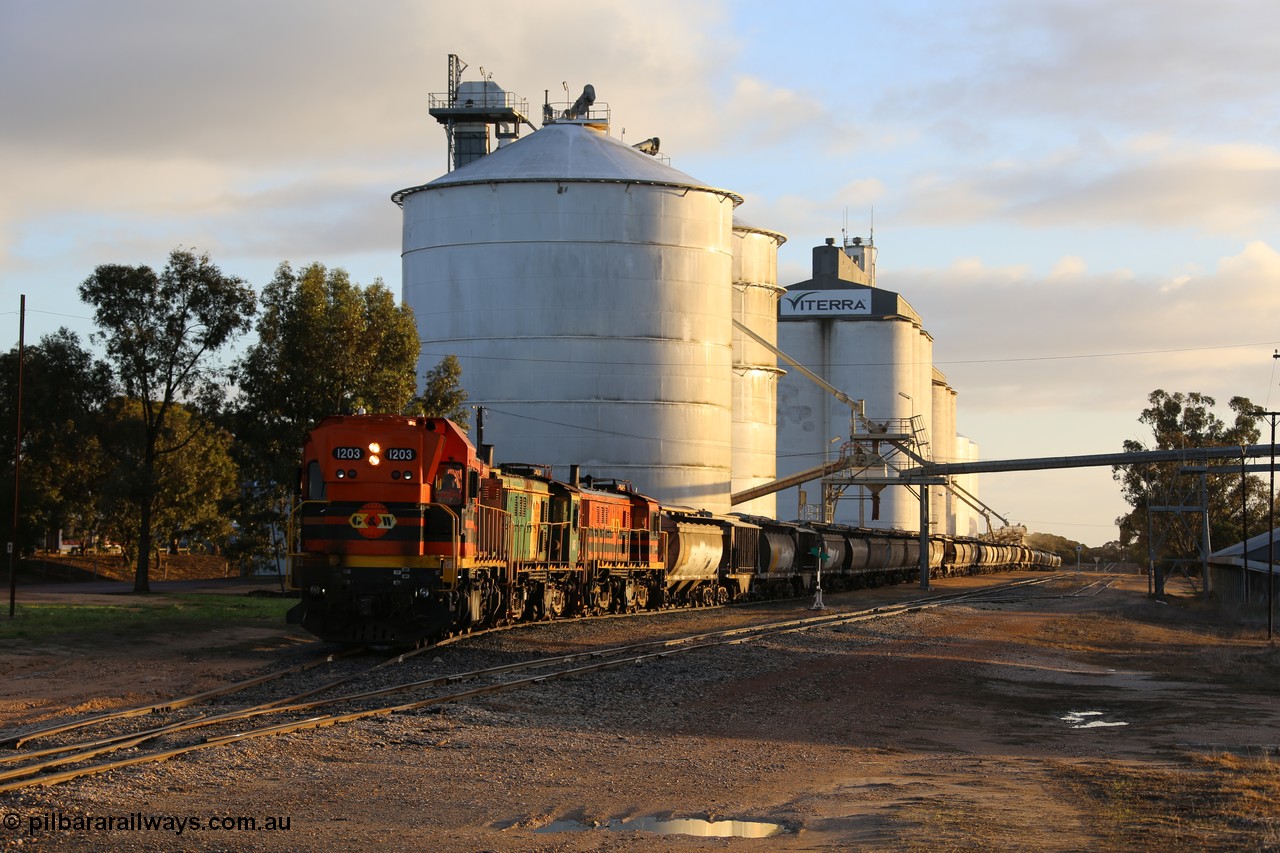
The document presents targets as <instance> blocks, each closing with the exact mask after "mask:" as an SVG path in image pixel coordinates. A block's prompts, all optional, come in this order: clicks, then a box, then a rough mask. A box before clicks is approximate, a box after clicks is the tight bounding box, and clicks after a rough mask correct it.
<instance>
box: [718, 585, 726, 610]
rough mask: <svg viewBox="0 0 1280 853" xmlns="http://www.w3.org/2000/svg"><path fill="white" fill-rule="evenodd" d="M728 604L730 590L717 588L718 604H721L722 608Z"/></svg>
mask: <svg viewBox="0 0 1280 853" xmlns="http://www.w3.org/2000/svg"><path fill="white" fill-rule="evenodd" d="M728 603H729V590H728V588H726V587H723V586H718V587H716V604H719V605H720V606H721V607H723V606H725V605H726V604H728Z"/></svg>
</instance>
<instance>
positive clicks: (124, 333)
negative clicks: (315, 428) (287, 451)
mask: <svg viewBox="0 0 1280 853" xmlns="http://www.w3.org/2000/svg"><path fill="white" fill-rule="evenodd" d="M80 298H81V299H82V300H84V302H85V303H86V304H88V305H90V306H92V307H93V309H94V321H95V322H96V323H97V325H98V328H99V332H98V333H97V334H96V335H95V339H96V340H98V341H100V342H101V343H103V344H104V345H105V348H106V353H107V358H108V360H109V361H110V363H111V364H112V367H113V368H114V370H115V375H116V379H117V381H118V382H119V384H120V387H121V388H122V389H123V391H124V395H125V397H126V398H128V399H130V400H136V401H137V403H138V405H139V410H140V420H139V423H138V428H139V430H140V433H139V435H138V436H137V440H138V442H139V448H140V452H139V455H138V458H137V459H136V467H135V468H133V469H131V470H128V471H122V470H118V471H117V473H118V474H119V475H120V476H121V477H123V478H124V479H125V480H127V481H128V483H129V490H130V491H131V499H132V500H134V501H136V503H137V506H138V518H137V524H138V529H137V572H136V574H135V577H134V591H135V592H148V591H149V590H150V587H149V583H148V575H149V566H150V563H149V560H150V552H151V539H152V535H153V532H154V531H153V523H154V521H155V517H156V513H157V511H158V510H159V509H160V508H161V501H160V498H161V495H162V492H161V489H160V486H159V477H160V472H159V471H158V469H157V465H158V463H159V460H161V459H162V458H163V457H165V456H167V455H169V454H174V453H177V452H179V451H181V450H183V449H184V448H185V447H186V446H187V444H188V443H190V442H191V441H192V440H193V438H194V434H193V433H190V432H187V431H184V430H180V429H177V428H176V427H175V425H174V424H172V423H170V419H171V417H172V416H173V414H174V411H175V409H176V407H178V406H179V405H180V404H182V403H183V402H188V403H193V404H199V405H201V406H203V407H205V408H206V409H208V408H213V407H215V406H216V404H217V403H218V401H220V400H221V397H222V388H223V384H224V378H225V371H224V369H223V368H222V367H221V366H220V365H219V364H217V363H216V362H215V361H214V356H215V354H216V353H217V352H218V351H219V350H220V349H222V347H223V346H224V345H225V344H227V343H228V342H229V341H230V340H232V339H233V338H234V337H235V336H237V335H238V334H240V333H241V332H243V331H245V330H246V329H248V327H249V324H250V321H251V318H252V317H253V313H254V308H255V300H254V294H253V290H252V289H251V288H249V287H248V286H247V285H246V284H245V283H244V282H243V281H242V280H241V279H239V278H235V277H233V276H227V275H224V274H223V273H222V271H221V270H220V269H219V268H218V267H217V266H216V265H215V264H214V263H213V262H212V261H211V260H210V259H209V256H208V255H207V254H206V255H196V254H195V253H194V252H191V251H189V250H183V249H175V250H174V251H173V252H172V253H170V255H169V262H168V264H167V265H166V266H165V268H164V270H163V271H161V272H160V273H159V274H157V273H156V272H155V271H154V270H152V269H151V268H150V267H146V266H136V267H130V266H123V265H118V264H108V265H104V266H100V267H98V268H97V269H96V270H95V271H94V273H93V275H91V276H90V277H89V278H87V279H85V281H84V283H82V284H81V285H80ZM112 435H113V436H115V437H116V438H119V439H120V440H123V436H125V435H128V430H125V431H124V432H115V431H113V432H112ZM131 447H132V444H130V443H126V444H125V445H123V446H116V447H112V446H109V447H108V449H109V450H111V451H112V452H116V453H125V452H127V451H128V449H129V448H131Z"/></svg>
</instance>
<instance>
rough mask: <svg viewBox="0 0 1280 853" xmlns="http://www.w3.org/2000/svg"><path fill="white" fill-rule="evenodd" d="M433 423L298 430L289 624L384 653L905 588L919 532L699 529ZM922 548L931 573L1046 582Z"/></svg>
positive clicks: (720, 523) (995, 555)
mask: <svg viewBox="0 0 1280 853" xmlns="http://www.w3.org/2000/svg"><path fill="white" fill-rule="evenodd" d="M486 457H491V450H490V449H489V448H488V447H484V452H483V453H482V452H478V451H477V449H476V447H475V446H474V445H473V444H472V443H471V441H470V440H468V438H467V436H466V434H465V433H464V432H463V431H462V430H461V429H459V427H458V426H457V425H456V424H454V423H453V422H451V421H448V420H446V419H443V418H430V417H406V416H398V415H364V414H361V415H337V416H332V417H328V418H325V419H324V420H323V421H321V422H320V423H319V424H318V425H317V426H316V427H315V429H313V430H312V432H311V433H310V435H309V437H308V439H307V441H306V445H305V447H304V454H303V459H302V469H301V473H300V478H299V479H300V491H301V495H300V500H299V501H298V502H297V503H296V506H295V509H294V512H293V514H292V516H291V519H290V525H289V528H290V529H289V542H290V554H289V572H288V577H289V584H290V586H291V588H293V589H295V590H297V591H298V592H299V594H300V598H301V600H300V601H299V603H298V605H297V606H296V607H294V608H293V609H292V610H290V612H289V616H288V618H289V621H290V622H291V623H294V624H300V625H302V626H303V627H304V628H305V629H306V630H308V631H310V632H311V633H313V634H315V635H317V636H319V637H321V638H322V639H324V640H328V641H335V642H343V643H362V644H375V645H388V646H397V647H406V646H415V645H421V644H423V643H426V642H430V641H434V640H437V639H440V638H442V637H446V636H450V635H452V634H455V633H459V632H465V631H470V630H475V629H478V628H485V627H491V626H496V625H503V624H510V623H515V622H522V621H536V620H547V619H559V618H564V617H572V616H581V615H587V614H599V613H626V612H633V611H637V610H654V609H661V608H668V607H678V606H711V605H722V604H728V603H730V602H739V601H744V600H749V599H753V598H764V597H778V596H793V595H799V594H803V593H805V592H806V591H809V590H812V589H814V588H816V587H817V586H818V584H820V585H821V588H822V589H825V590H829V591H835V590H840V589H848V588H854V587H860V586H876V585H881V584H888V583H898V582H902V581H906V580H910V579H913V578H916V577H918V575H919V565H920V541H919V538H918V537H917V535H916V534H914V533H907V532H897V531H884V530H866V529H858V528H851V527H845V526H841V525H829V524H813V523H800V522H782V521H776V520H773V519H767V518H759V517H754V516H747V515H738V514H734V515H713V514H711V513H709V512H705V511H699V510H697V509H692V508H688V507H679V506H668V505H664V504H662V503H660V502H659V501H657V500H655V499H653V498H652V497H649V496H646V495H644V494H642V493H641V492H639V491H637V490H636V489H635V488H633V487H632V485H631V484H630V483H629V482H626V481H620V480H598V479H597V480H593V479H592V478H590V477H582V476H580V474H579V469H578V467H577V466H573V467H572V468H571V470H570V472H569V476H568V479H567V480H558V479H556V478H555V477H554V476H552V472H551V470H549V469H548V468H547V467H545V466H539V465H528V464H520V465H517V464H504V465H500V466H495V465H494V464H493V462H492V459H491V458H486ZM1060 563H1061V560H1060V558H1058V557H1056V556H1054V555H1052V554H1048V553H1045V552H1042V551H1036V550H1033V549H1030V548H1026V547H1023V546H1018V545H999V544H995V543H989V542H984V541H979V540H976V539H967V538H956V537H947V536H933V537H931V538H930V541H929V565H930V572H931V574H934V575H951V574H968V573H972V572H988V571H1000V570H1013V569H1052V568H1055V567H1056V566H1057V565H1060Z"/></svg>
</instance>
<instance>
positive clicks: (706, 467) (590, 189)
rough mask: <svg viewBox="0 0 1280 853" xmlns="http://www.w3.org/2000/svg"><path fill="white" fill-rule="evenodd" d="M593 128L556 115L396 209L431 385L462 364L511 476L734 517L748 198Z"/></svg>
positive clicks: (402, 196)
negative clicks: (739, 247) (736, 364)
mask: <svg viewBox="0 0 1280 853" xmlns="http://www.w3.org/2000/svg"><path fill="white" fill-rule="evenodd" d="M588 106H590V105H589V104H588ZM568 114H569V113H568V112H566V113H564V114H560V115H568ZM595 115H597V112H591V111H588V112H587V113H584V114H576V113H575V116H576V117H574V118H571V119H564V118H553V117H552V116H551V114H550V113H548V116H547V118H553V120H552V121H551V122H550V123H546V124H544V126H543V127H542V128H541V129H539V130H537V131H536V132H534V133H532V134H530V135H527V136H525V137H523V138H520V139H516V140H514V141H510V142H509V143H508V144H506V145H504V146H502V147H500V148H498V149H497V150H496V151H494V152H493V153H490V154H487V155H485V156H481V157H479V158H477V159H474V160H473V161H471V162H469V163H467V164H465V165H460V166H459V167H457V168H455V169H453V171H451V172H449V173H448V174H447V175H445V176H443V177H441V178H438V179H437V180H434V181H432V182H430V183H427V184H423V185H421V186H415V187H410V188H408V189H404V190H401V191H399V192H397V193H396V194H395V195H394V196H393V198H394V200H395V201H396V202H397V203H398V204H400V205H401V207H402V208H403V211H404V238H403V275H404V280H403V298H404V302H405V303H406V304H407V305H409V307H411V308H412V309H413V311H414V315H415V316H416V318H417V322H418V327H419V330H420V333H421V338H422V341H423V343H422V355H421V359H420V363H419V370H420V372H425V371H427V370H429V369H430V368H431V367H433V366H434V365H435V364H436V363H437V362H438V361H439V360H440V358H441V357H443V356H444V355H446V354H449V353H453V354H456V355H457V356H458V358H459V360H460V362H461V365H462V370H463V376H462V384H463V386H464V387H465V389H466V391H467V394H468V397H469V400H468V402H469V403H471V404H474V405H479V406H484V407H485V408H486V410H487V415H486V420H485V436H484V440H485V442H486V443H491V444H493V445H495V446H496V448H497V451H498V457H499V460H500V461H501V460H507V461H522V462H530V463H538V464H548V465H553V466H557V469H558V470H557V474H559V475H561V476H564V475H567V474H568V466H569V465H570V464H581V465H582V471H583V473H584V474H591V475H594V476H597V477H616V478H620V479H628V480H631V481H632V482H633V483H634V484H635V486H636V487H637V488H638V489H640V490H642V491H645V492H647V493H649V494H652V495H654V496H656V497H658V498H659V499H661V500H664V501H667V502H672V503H680V504H686V505H690V506H697V507H704V508H707V509H710V510H713V511H717V512H726V511H728V510H729V508H730V507H729V493H730V487H731V482H730V481H731V468H732V464H733V460H732V448H731V442H732V437H733V434H734V429H733V423H732V420H733V419H732V413H733V400H734V393H733V382H734V379H733V378H734V372H733V356H734V351H733V335H732V321H731V318H732V316H733V313H734V288H733V278H734V276H733V263H734V232H733V209H734V207H735V206H736V205H737V204H738V203H740V202H741V199H740V198H739V197H738V196H737V195H735V194H734V193H731V192H728V191H726V190H723V189H717V188H715V187H711V186H708V185H706V184H704V183H702V182H701V181H698V180H696V179H694V178H692V177H690V176H689V175H686V174H684V173H683V172H679V171H677V170H675V169H672V168H670V167H669V166H666V165H664V164H663V163H661V162H659V161H658V160H657V159H655V158H654V157H652V156H649V155H648V154H645V153H642V152H641V151H639V150H637V149H636V148H633V147H631V146H629V145H626V144H624V143H622V142H620V141H618V140H617V139H614V138H612V137H611V136H609V135H608V134H607V133H605V132H604V130H603V128H604V126H605V122H604V121H602V120H600V119H598V118H592V116H595ZM775 248H776V245H775Z"/></svg>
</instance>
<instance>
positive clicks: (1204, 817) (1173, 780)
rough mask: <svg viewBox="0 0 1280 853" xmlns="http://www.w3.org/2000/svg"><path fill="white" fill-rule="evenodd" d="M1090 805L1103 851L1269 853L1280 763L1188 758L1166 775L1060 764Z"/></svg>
mask: <svg viewBox="0 0 1280 853" xmlns="http://www.w3.org/2000/svg"><path fill="white" fill-rule="evenodd" d="M1056 770H1057V773H1058V776H1059V778H1060V779H1062V780H1063V781H1064V782H1065V783H1066V785H1067V787H1068V788H1069V789H1070V790H1071V791H1072V792H1073V793H1075V794H1076V795H1077V796H1080V797H1081V798H1083V799H1084V800H1085V801H1086V802H1088V803H1089V808H1088V809H1086V810H1085V811H1086V813H1087V814H1088V815H1090V816H1091V817H1092V821H1093V823H1094V826H1093V829H1094V830H1095V831H1096V832H1097V833H1098V834H1099V836H1100V837H1102V838H1103V839H1105V840H1106V842H1107V846H1108V847H1112V846H1114V847H1118V848H1122V849H1149V850H1150V849H1168V850H1175V849H1183V850H1186V849H1196V850H1271V849H1275V848H1276V846H1277V844H1280V763H1277V761H1276V759H1275V758H1273V757H1270V756H1262V757H1240V756H1235V755H1194V756H1192V766H1191V767H1188V768H1186V769H1180V770H1170V769H1160V768H1147V767H1135V766H1132V765H1125V764H1118V763H1115V762H1098V763H1089V764H1068V763H1059V764H1057V766H1056Z"/></svg>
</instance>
